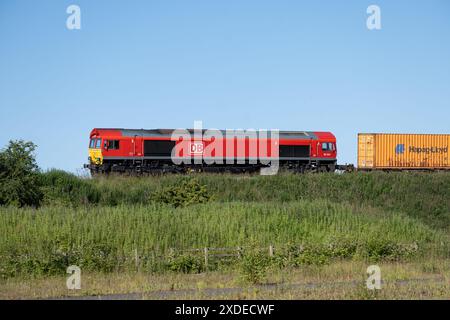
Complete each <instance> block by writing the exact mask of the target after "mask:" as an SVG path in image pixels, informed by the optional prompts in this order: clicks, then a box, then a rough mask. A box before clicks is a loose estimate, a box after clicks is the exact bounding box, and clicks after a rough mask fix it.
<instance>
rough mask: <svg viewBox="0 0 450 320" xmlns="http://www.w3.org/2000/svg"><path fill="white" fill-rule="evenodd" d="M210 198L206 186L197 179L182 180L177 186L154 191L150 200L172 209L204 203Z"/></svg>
mask: <svg viewBox="0 0 450 320" xmlns="http://www.w3.org/2000/svg"><path fill="white" fill-rule="evenodd" d="M211 198H212V196H211V194H210V193H209V192H208V190H207V188H206V185H202V184H200V183H199V181H198V180H197V179H193V178H192V179H185V180H182V181H181V183H180V184H179V185H172V186H169V187H165V188H163V189H161V190H158V191H156V192H155V193H154V194H153V195H152V200H153V201H156V202H162V203H167V204H171V205H173V206H174V207H186V206H188V205H191V204H196V203H206V202H208V201H210V200H211Z"/></svg>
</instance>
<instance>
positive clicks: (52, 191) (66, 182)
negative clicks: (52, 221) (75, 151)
mask: <svg viewBox="0 0 450 320" xmlns="http://www.w3.org/2000/svg"><path fill="white" fill-rule="evenodd" d="M40 180H41V185H42V191H43V193H44V201H43V203H44V204H45V205H64V206H77V205H88V204H97V203H99V201H100V197H101V193H100V190H98V188H96V187H95V186H94V185H93V184H92V183H89V181H87V180H86V179H81V178H79V177H77V176H75V175H73V174H71V173H68V172H65V171H62V170H55V169H53V170H50V171H48V172H45V173H43V174H41V175H40Z"/></svg>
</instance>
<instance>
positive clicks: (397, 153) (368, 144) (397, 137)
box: [358, 133, 450, 170]
mask: <svg viewBox="0 0 450 320" xmlns="http://www.w3.org/2000/svg"><path fill="white" fill-rule="evenodd" d="M449 146H450V134H391V133H359V134H358V169H363V170H373V169H386V170H390V169H392V170H395V169H397V170H413V169H418V170H424V169H425V170H427V169H428V170H439V169H447V170H448V169H450V155H449Z"/></svg>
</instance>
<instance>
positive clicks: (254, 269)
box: [239, 239, 270, 284]
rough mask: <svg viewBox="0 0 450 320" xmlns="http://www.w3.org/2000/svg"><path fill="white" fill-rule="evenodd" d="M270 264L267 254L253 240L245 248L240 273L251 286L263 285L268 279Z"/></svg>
mask: <svg viewBox="0 0 450 320" xmlns="http://www.w3.org/2000/svg"><path fill="white" fill-rule="evenodd" d="M269 263H270V259H269V257H268V255H267V252H263V251H262V250H261V249H260V248H258V243H257V242H256V241H255V240H254V239H251V240H250V241H249V244H248V245H247V246H246V247H245V248H244V251H243V253H242V257H241V261H240V263H239V267H240V268H239V271H240V273H241V276H242V278H243V280H244V281H245V282H248V283H251V284H258V283H262V282H263V280H264V279H265V277H266V274H267V269H268V267H269Z"/></svg>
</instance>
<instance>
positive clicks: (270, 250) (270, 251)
mask: <svg viewBox="0 0 450 320" xmlns="http://www.w3.org/2000/svg"><path fill="white" fill-rule="evenodd" d="M269 257H273V245H270V246H269Z"/></svg>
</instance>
